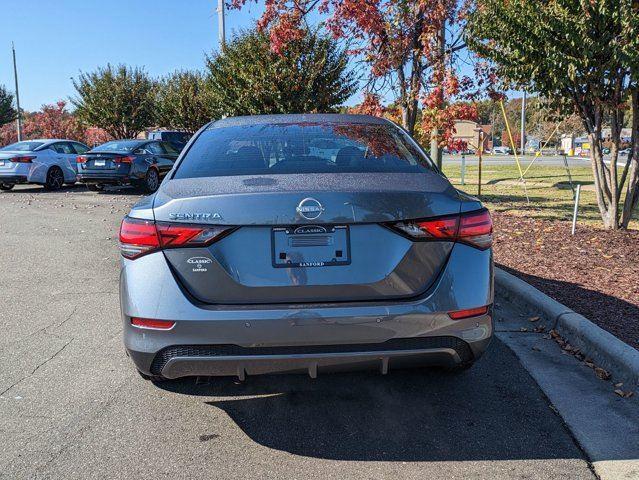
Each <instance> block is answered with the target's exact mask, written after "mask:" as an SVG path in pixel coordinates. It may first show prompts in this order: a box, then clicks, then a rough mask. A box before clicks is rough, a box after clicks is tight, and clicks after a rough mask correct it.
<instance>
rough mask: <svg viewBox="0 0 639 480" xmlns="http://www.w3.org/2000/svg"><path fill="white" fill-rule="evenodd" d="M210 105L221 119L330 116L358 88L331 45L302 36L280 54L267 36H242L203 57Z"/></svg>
mask: <svg viewBox="0 0 639 480" xmlns="http://www.w3.org/2000/svg"><path fill="white" fill-rule="evenodd" d="M207 66H208V70H209V73H210V75H209V89H210V102H212V106H213V107H216V108H217V107H218V106H219V108H220V113H221V114H223V115H229V116H233V115H253V114H267V113H310V112H333V111H336V110H337V109H338V107H339V106H340V105H341V104H342V103H344V102H345V101H346V100H347V99H348V97H350V96H351V95H352V94H353V93H354V91H355V87H356V80H355V74H354V73H353V72H352V71H350V70H349V69H348V56H347V54H346V52H345V51H344V50H342V49H340V48H339V47H338V45H337V43H336V42H335V41H334V40H331V39H329V38H326V37H323V36H321V35H318V34H314V33H309V32H306V34H305V35H304V36H302V38H300V39H298V40H295V41H292V42H290V43H289V44H288V45H287V46H286V48H285V50H284V51H283V52H282V54H281V55H280V54H277V53H275V52H273V51H272V50H271V48H270V42H269V37H268V35H267V34H265V33H258V32H256V31H249V32H244V33H242V34H240V35H239V36H236V37H234V38H233V40H232V41H231V42H230V43H228V44H227V45H226V47H225V48H224V50H223V51H222V52H217V53H214V54H213V55H211V56H209V57H208V58H207Z"/></svg>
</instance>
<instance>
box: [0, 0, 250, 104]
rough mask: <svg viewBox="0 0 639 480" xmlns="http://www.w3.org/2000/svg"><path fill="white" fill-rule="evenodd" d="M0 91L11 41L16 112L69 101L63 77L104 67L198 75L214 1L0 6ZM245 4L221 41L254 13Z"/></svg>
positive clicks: (48, 1) (213, 33)
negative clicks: (14, 59)
mask: <svg viewBox="0 0 639 480" xmlns="http://www.w3.org/2000/svg"><path fill="white" fill-rule="evenodd" d="M1 1H2V12H3V14H2V19H1V20H0V84H1V85H5V86H6V87H8V88H9V89H10V90H11V91H13V89H14V88H13V85H14V82H13V69H12V68H13V67H12V60H11V42H12V41H13V42H15V45H16V53H17V59H18V75H19V80H20V100H21V106H22V107H23V108H24V109H25V110H37V109H39V108H40V106H41V105H42V104H44V103H52V102H55V101H56V100H59V99H67V98H68V97H69V96H70V95H72V94H73V85H72V84H71V80H70V79H71V77H77V76H78V73H79V72H80V71H91V70H94V69H95V68H97V67H99V66H102V65H105V64H106V63H108V62H110V63H113V64H117V63H126V64H129V65H138V66H143V67H145V68H146V70H147V71H148V72H149V73H150V74H152V75H154V76H155V75H163V74H166V73H169V72H171V71H173V70H176V69H192V68H202V67H203V66H204V54H205V52H210V51H211V50H212V49H215V48H217V47H218V40H217V38H218V29H217V13H216V7H217V1H216V0H182V1H180V0H153V1H150V0H102V1H100V0H54V1H52V0H21V1H18V0H1ZM261 12H262V8H261V6H258V5H255V4H252V5H250V8H248V7H245V8H244V9H243V10H241V11H236V10H231V11H227V15H226V25H227V35H228V34H230V33H231V32H232V31H233V30H234V29H235V30H237V29H238V28H244V27H248V26H250V25H251V24H252V22H254V21H255V20H256V19H257V18H258V17H259V16H260V14H261Z"/></svg>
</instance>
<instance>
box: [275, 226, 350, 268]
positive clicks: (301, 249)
mask: <svg viewBox="0 0 639 480" xmlns="http://www.w3.org/2000/svg"><path fill="white" fill-rule="evenodd" d="M271 259H272V264H273V267H274V268H319V267H336V266H345V265H350V264H351V237H350V228H349V226H348V225H298V226H291V227H273V228H272V229H271Z"/></svg>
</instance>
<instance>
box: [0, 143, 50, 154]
mask: <svg viewBox="0 0 639 480" xmlns="http://www.w3.org/2000/svg"><path fill="white" fill-rule="evenodd" d="M42 145H44V143H43V142H18V143H12V144H11V145H7V146H6V147H3V148H0V150H4V151H5V152H33V151H35V149H36V148H38V147H41V146H42Z"/></svg>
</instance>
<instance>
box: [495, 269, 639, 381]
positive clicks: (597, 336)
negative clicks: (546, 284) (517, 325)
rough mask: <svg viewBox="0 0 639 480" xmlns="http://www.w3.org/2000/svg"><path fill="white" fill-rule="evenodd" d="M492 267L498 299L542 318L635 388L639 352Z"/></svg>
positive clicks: (517, 279) (616, 379)
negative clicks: (514, 304)
mask: <svg viewBox="0 0 639 480" xmlns="http://www.w3.org/2000/svg"><path fill="white" fill-rule="evenodd" d="M495 270H496V271H495V287H496V291H497V293H498V295H499V296H500V297H501V298H504V299H505V300H507V301H510V302H513V303H516V304H517V307H518V308H520V309H523V310H524V311H525V312H526V313H529V314H530V315H538V316H541V317H542V318H544V319H545V320H546V321H547V322H548V324H549V325H552V326H553V328H554V329H555V330H557V332H559V334H560V335H561V336H562V337H563V338H565V339H566V340H567V341H568V342H569V343H570V344H571V345H573V346H575V347H577V348H579V349H580V350H581V352H582V353H583V354H584V355H586V357H589V358H591V359H592V360H593V361H594V362H595V364H596V365H597V366H600V367H602V368H605V369H606V370H608V371H609V372H610V373H611V374H612V376H613V379H614V380H615V381H621V382H624V390H639V351H637V350H635V349H634V348H632V347H631V346H630V345H627V344H626V343H624V342H622V341H621V340H619V339H618V338H617V337H615V336H614V335H612V334H611V333H608V332H607V331H605V330H603V329H602V328H600V327H598V326H597V325H595V324H594V323H592V322H591V321H590V320H588V319H587V318H586V317H584V316H582V315H579V314H578V313H575V312H574V311H572V310H571V309H569V308H568V307H566V306H565V305H562V304H561V303H559V302H557V301H556V300H553V299H552V298H550V297H549V296H547V295H545V294H544V293H542V292H540V291H539V290H537V289H536V288H535V287H533V286H532V285H529V284H528V283H526V282H524V281H523V280H521V279H519V278H517V277H516V276H514V275H511V274H510V273H508V272H505V271H504V270H501V269H499V268H496V269H495Z"/></svg>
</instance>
